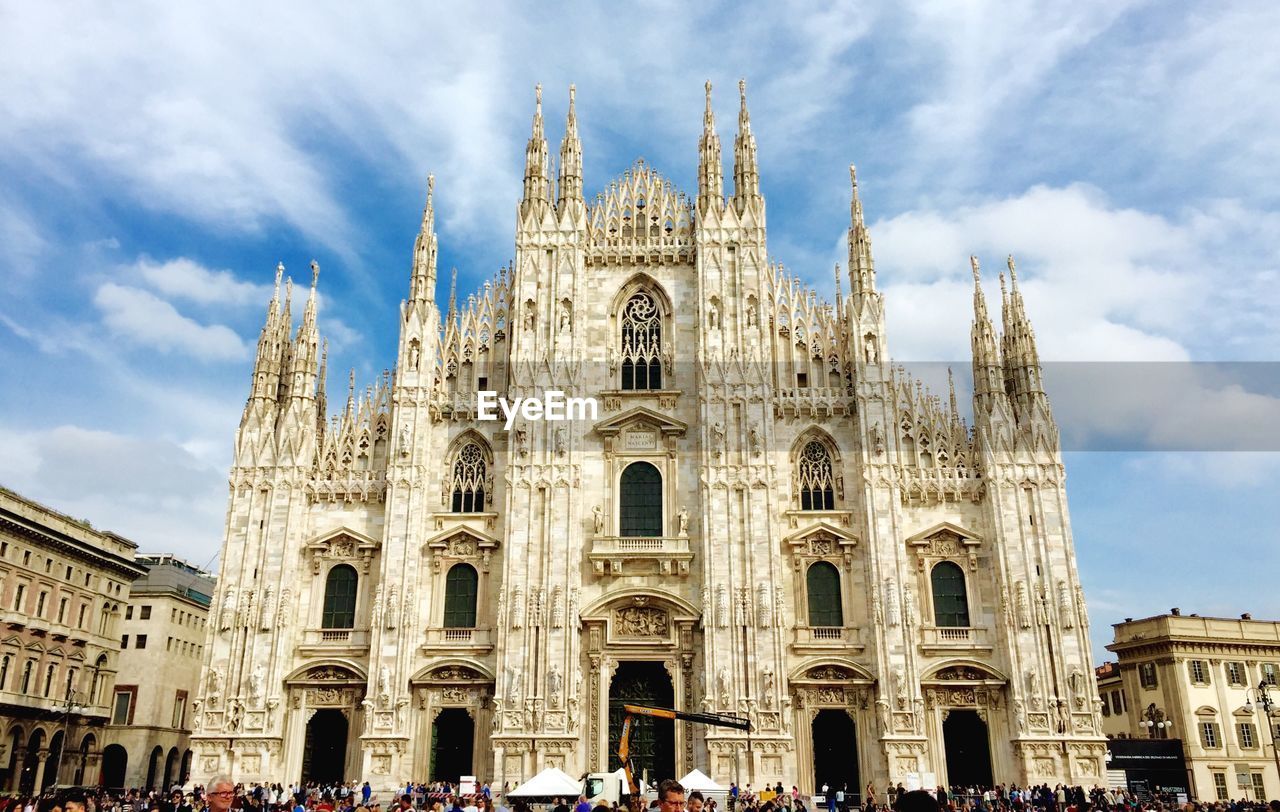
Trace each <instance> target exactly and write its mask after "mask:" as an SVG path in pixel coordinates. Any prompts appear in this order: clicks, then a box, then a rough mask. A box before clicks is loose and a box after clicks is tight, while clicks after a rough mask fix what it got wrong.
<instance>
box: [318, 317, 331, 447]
mask: <svg viewBox="0 0 1280 812" xmlns="http://www.w3.org/2000/svg"><path fill="white" fill-rule="evenodd" d="M328 387H329V339H327V338H326V339H325V340H324V342H323V343H322V344H321V345H320V375H319V376H318V377H317V378H316V426H317V428H319V429H320V430H321V431H323V430H324V420H325V416H326V415H327V414H328V413H329V398H328V395H327V390H328Z"/></svg>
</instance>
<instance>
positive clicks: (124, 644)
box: [120, 634, 129, 651]
mask: <svg viewBox="0 0 1280 812" xmlns="http://www.w3.org/2000/svg"><path fill="white" fill-rule="evenodd" d="M128 647H129V635H127V634H123V635H120V650H121V651H123V650H124V649H127V648H128Z"/></svg>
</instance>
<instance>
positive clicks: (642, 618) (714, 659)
mask: <svg viewBox="0 0 1280 812" xmlns="http://www.w3.org/2000/svg"><path fill="white" fill-rule="evenodd" d="M740 90H741V95H742V99H741V108H740V112H739V118H738V133H737V137H736V139H735V143H734V150H733V153H734V154H733V179H732V181H733V190H732V194H731V195H729V196H726V195H725V193H724V185H725V184H724V180H723V169H722V161H721V149H720V140H719V137H718V136H717V134H716V128H715V119H714V116H713V114H712V108H711V87H710V84H709V83H708V85H707V108H706V112H705V118H704V126H703V134H702V137H701V139H700V142H699V169H698V179H697V195H696V196H695V197H689V196H687V195H685V194H683V193H681V192H679V191H677V189H676V188H674V186H673V185H672V184H671V182H669V181H667V180H665V179H664V178H663V177H662V176H661V175H659V174H658V173H657V172H656V171H654V169H653V168H652V167H650V166H648V165H645V164H644V163H643V162H637V163H636V165H635V166H633V167H632V168H631V169H630V170H629V171H627V172H626V173H625V174H623V175H622V176H621V177H620V178H618V179H616V180H614V181H612V182H610V183H609V184H608V186H607V187H605V190H604V191H603V193H601V194H600V195H598V196H596V197H595V199H594V201H591V202H588V201H587V200H585V199H584V196H583V177H582V147H581V143H580V140H579V137H578V131H577V122H576V119H575V112H574V101H573V95H572V90H571V91H570V101H569V109H568V120H567V126H566V131H565V133H564V138H563V141H562V143H561V146H560V151H559V158H558V161H553V159H552V156H551V155H550V154H549V150H548V146H547V141H546V138H545V137H544V134H543V121H542V101H541V91H540V90H539V94H538V104H537V111H536V113H535V116H534V120H533V132H532V136H531V137H530V139H529V143H528V149H527V153H526V162H525V167H526V168H525V177H524V189H523V195H522V198H521V200H520V203H519V207H518V213H517V222H516V255H515V259H514V262H513V263H512V265H511V267H510V268H503V269H502V270H501V271H500V272H499V273H498V274H497V275H496V276H495V277H494V278H493V279H492V280H491V281H488V282H485V283H484V285H483V289H482V290H481V291H478V292H477V293H476V294H474V295H471V296H468V297H467V299H466V301H465V302H463V303H461V304H459V303H458V302H457V301H456V297H455V295H454V294H453V293H452V292H451V294H450V297H449V302H448V305H447V308H446V309H445V310H444V316H443V318H442V315H441V309H440V308H439V307H438V306H437V304H436V301H435V291H436V281H437V280H436V273H437V268H436V263H437V239H436V234H435V224H434V221H435V209H434V206H435V201H434V189H433V186H434V184H432V185H431V186H429V187H428V192H427V204H426V209H425V211H424V212H423V218H422V225H421V230H420V233H419V234H418V237H417V241H416V244H415V246H414V253H413V259H412V272H411V278H410V285H409V296H408V299H407V300H406V301H404V302H403V304H402V305H401V308H400V313H399V316H400V319H399V332H400V339H399V350H398V357H397V364H396V368H395V370H394V372H392V373H389V374H387V375H386V376H384V377H383V379H382V380H380V381H378V382H377V383H376V384H375V385H373V386H370V387H369V388H368V389H367V390H366V391H364V392H363V393H359V394H358V393H357V392H356V391H355V386H354V376H353V379H352V385H351V389H350V392H349V394H348V396H347V400H346V404H345V408H343V409H341V410H340V413H339V414H337V415H335V416H333V417H330V416H329V415H328V408H327V405H326V389H325V366H326V364H325V359H324V357H323V356H324V351H323V345H322V344H321V341H320V338H319V334H318V329H317V324H316V304H315V286H316V282H315V277H316V275H317V274H318V269H315V268H314V266H313V278H312V287H311V296H310V298H309V300H308V301H307V303H306V306H305V311H304V314H303V317H302V319H301V325H300V326H299V327H298V329H297V330H296V332H295V331H294V330H293V326H292V318H291V315H290V304H289V297H288V295H287V294H286V296H285V299H284V301H283V303H282V302H281V297H280V284H279V283H280V270H282V269H279V270H278V271H277V280H276V281H277V284H276V296H275V297H274V298H273V299H272V302H271V304H270V307H269V311H268V315H267V321H266V325H265V327H264V329H263V331H262V334H261V338H260V340H259V344H258V353H257V360H256V362H255V366H254V371H253V376H252V382H251V391H250V395H249V399H248V402H247V404H246V406H245V411H244V416H243V420H242V422H241V425H240V429H239V431H238V434H237V437H236V445H235V461H234V465H233V468H232V472H231V477H230V503H229V508H228V512H227V526H226V537H225V541H224V546H223V555H222V567H221V573H220V577H219V582H218V594H217V597H216V602H215V604H214V607H213V609H212V612H211V616H210V624H209V629H210V631H209V639H208V645H207V646H206V649H205V651H206V654H205V657H206V660H205V664H204V675H203V678H202V683H201V690H200V696H199V699H198V704H197V705H196V707H195V710H196V722H195V725H196V732H195V734H194V736H193V746H194V748H195V751H196V758H195V765H194V779H195V780H196V781H201V780H204V779H207V778H209V777H210V776H212V775H214V774H218V773H229V774H231V775H232V776H233V777H234V778H235V779H236V780H238V781H245V782H252V781H263V782H266V781H282V782H286V783H287V782H290V781H298V780H317V781H326V780H337V779H346V780H369V781H371V782H372V783H373V784H374V785H375V787H377V788H382V789H390V788H392V787H395V786H403V784H404V782H405V781H408V780H428V779H437V778H439V779H449V780H454V781H456V780H457V779H458V777H459V776H460V775H476V776H479V778H480V779H481V780H490V781H495V782H497V784H498V785H501V784H502V783H503V782H512V783H515V782H517V781H520V780H523V779H527V778H529V777H530V776H532V775H533V774H534V773H536V772H537V771H539V770H540V769H542V768H543V767H545V766H558V767H560V768H562V769H564V770H566V771H567V772H569V773H571V774H573V775H580V774H582V773H586V772H594V771H604V770H612V769H615V768H616V763H614V757H613V748H615V747H616V741H617V735H618V724H619V721H620V718H621V704H622V703H624V702H632V703H640V704H651V705H661V706H666V707H676V708H679V709H689V710H698V711H706V712H716V713H732V714H740V715H743V716H746V717H748V718H749V719H750V721H751V723H752V731H751V732H750V734H747V733H743V732H740V731H737V730H733V729H728V728H719V727H710V726H704V725H701V724H693V723H685V722H680V723H676V724H671V723H666V724H665V725H664V724H663V723H662V722H660V721H654V722H648V723H647V724H645V725H643V726H641V727H640V729H639V730H638V731H637V733H636V740H635V742H634V743H633V752H635V753H636V761H637V766H638V767H639V768H641V769H644V770H647V771H648V774H649V776H650V777H653V778H662V777H668V776H670V777H678V776H679V775H683V774H684V773H685V772H686V771H688V770H691V769H693V768H695V767H697V768H700V769H702V770H703V771H704V772H707V773H709V774H710V775H711V776H712V777H714V778H716V779H718V780H720V781H724V782H728V781H738V782H740V783H743V784H745V783H753V784H755V785H756V786H760V785H761V784H763V783H769V784H772V783H774V782H776V781H781V782H782V783H783V784H785V785H787V786H790V785H791V784H798V785H799V786H800V787H801V789H802V790H804V791H813V790H814V789H815V787H817V786H820V785H821V784H823V783H827V784H830V785H832V786H839V785H840V784H842V783H843V784H847V785H848V787H849V789H850V791H851V792H853V793H859V792H860V791H861V788H864V787H865V786H866V785H867V784H868V783H874V784H875V785H876V786H879V787H883V786H884V785H885V784H886V783H887V782H889V781H893V782H895V783H896V782H898V781H904V782H905V781H909V780H911V776H912V774H916V776H918V777H919V778H920V780H922V781H923V782H925V783H934V782H937V783H944V782H946V783H950V784H960V783H965V784H980V783H991V782H993V781H996V782H1016V783H1019V784H1023V785H1025V784H1028V783H1030V782H1038V781H1048V782H1049V783H1050V784H1053V783H1057V782H1059V781H1069V782H1071V783H1073V784H1074V783H1079V784H1083V785H1085V786H1089V785H1091V784H1093V783H1095V782H1101V780H1102V773H1103V768H1104V764H1103V753H1104V739H1103V737H1102V736H1101V733H1100V731H1101V727H1100V724H1101V719H1100V716H1099V710H1098V707H1097V705H1096V691H1095V689H1094V687H1093V680H1092V679H1090V677H1089V675H1090V674H1091V673H1092V670H1091V669H1092V655H1091V652H1090V646H1089V637H1088V620H1087V616H1086V613H1085V605H1084V600H1083V595H1082V592H1081V587H1080V580H1079V576H1078V573H1077V570H1076V562H1075V555H1074V551H1073V543H1072V537H1071V528H1070V522H1069V519H1068V511H1067V502H1066V491H1065V486H1064V470H1063V464H1062V457H1061V453H1060V448H1059V441H1058V432H1057V428H1056V425H1055V423H1054V420H1053V417H1052V414H1051V412H1050V409H1049V404H1048V401H1047V399H1046V396H1045V393H1044V389H1043V388H1042V384H1041V380H1040V371H1041V366H1040V362H1039V359H1038V356H1037V351H1036V344H1035V337H1034V334H1033V332H1032V329H1031V325H1030V323H1029V321H1028V319H1027V316H1026V314H1025V311H1024V307H1023V300H1022V296H1021V293H1020V292H1019V289H1018V286H1017V279H1016V275H1015V273H1014V267H1013V263H1012V260H1010V263H1009V272H1010V280H1009V281H1010V283H1011V284H1010V286H1009V287H1008V288H1007V289H1006V288H1005V282H1004V276H1003V274H1001V288H1002V292H1003V309H1002V314H1001V315H1002V330H1001V331H1000V332H999V333H997V331H996V330H995V328H994V327H993V325H992V320H991V318H990V317H989V316H988V313H987V307H986V301H985V298H984V294H983V292H982V288H981V283H980V278H979V270H978V265H977V262H976V260H974V261H973V274H974V313H973V319H972V325H971V335H972V351H973V358H972V363H973V376H974V396H973V420H972V422H973V425H972V427H969V426H967V425H966V424H965V422H964V421H963V420H962V419H961V417H960V414H959V410H958V408H957V406H956V399H955V393H954V388H953V389H952V392H951V396H950V402H949V403H945V404H944V403H943V402H942V400H941V399H939V398H937V397H934V396H932V395H929V394H927V392H925V391H924V390H923V388H922V387H921V386H920V384H919V383H918V382H917V381H915V380H914V379H912V377H911V376H909V375H908V374H907V373H906V372H905V370H903V369H902V368H900V367H895V366H893V365H891V364H890V363H889V362H888V343H887V340H886V325H885V320H884V302H883V298H882V295H881V294H880V293H879V292H878V291H877V287H876V272H875V267H874V264H873V260H872V254H871V240H870V237H869V235H868V233H867V229H866V227H865V225H864V222H863V212H862V204H861V202H860V199H859V196H858V186H857V180H856V177H855V176H854V175H853V172H852V169H851V171H850V175H851V178H852V180H853V187H852V203H851V211H850V228H849V257H848V266H847V273H848V284H849V291H848V294H847V295H844V294H843V290H842V282H841V275H842V274H841V271H840V269H839V267H837V269H836V286H837V287H836V296H835V302H834V304H829V303H825V302H822V301H820V300H819V299H818V298H817V296H816V295H815V293H814V291H812V290H810V289H807V288H806V287H804V286H803V285H802V284H801V283H800V282H799V281H798V280H797V279H796V278H794V277H792V276H790V275H789V274H788V273H787V272H786V271H785V270H784V269H783V268H782V267H780V266H779V265H777V264H774V263H772V262H770V261H769V259H768V256H769V255H768V250H767V246H766V229H765V200H764V197H763V196H762V195H761V192H760V187H759V172H758V168H757V163H756V143H755V138H754V136H753V135H752V133H751V124H750V119H749V116H748V113H747V104H746V95H745V89H744V88H740ZM553 166H554V167H556V168H555V169H553V168H552V167H553ZM290 287H291V286H290ZM481 390H486V391H490V390H491V391H495V392H497V393H499V394H500V395H502V396H504V397H506V398H508V399H514V398H515V397H529V396H537V395H542V394H545V393H547V392H549V391H551V390H559V391H563V392H564V393H566V395H568V396H575V397H582V398H588V397H590V398H595V399H596V403H597V405H598V407H599V410H598V414H596V415H595V416H594V417H593V416H590V415H588V416H586V417H583V418H581V419H574V420H565V421H560V422H554V421H550V420H534V419H529V415H528V414H527V413H526V415H524V416H522V417H519V418H517V419H516V421H515V422H514V423H513V424H512V425H511V426H510V428H509V429H508V428H507V427H506V425H505V422H504V421H503V420H501V419H499V420H497V421H490V420H482V419H480V417H481V415H480V414H478V409H477V392H478V391H481ZM931 776H932V777H931Z"/></svg>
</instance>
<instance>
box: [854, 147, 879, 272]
mask: <svg viewBox="0 0 1280 812" xmlns="http://www.w3.org/2000/svg"><path fill="white" fill-rule="evenodd" d="M849 187H850V198H849V288H850V293H851V295H854V296H859V295H862V294H866V293H874V292H875V289H876V264H875V260H874V259H872V256H871V233H870V232H868V231H867V224H866V223H865V222H864V221H863V217H862V198H861V197H860V196H859V195H858V170H857V168H856V167H855V166H854V165H853V164H849Z"/></svg>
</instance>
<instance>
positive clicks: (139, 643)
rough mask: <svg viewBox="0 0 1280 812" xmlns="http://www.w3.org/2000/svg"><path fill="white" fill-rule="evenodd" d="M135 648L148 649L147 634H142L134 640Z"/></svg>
mask: <svg viewBox="0 0 1280 812" xmlns="http://www.w3.org/2000/svg"><path fill="white" fill-rule="evenodd" d="M133 647H134V648H146V647H147V636H146V635H145V634H140V635H138V636H137V637H136V638H135V639H134V642H133Z"/></svg>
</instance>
